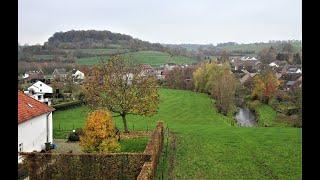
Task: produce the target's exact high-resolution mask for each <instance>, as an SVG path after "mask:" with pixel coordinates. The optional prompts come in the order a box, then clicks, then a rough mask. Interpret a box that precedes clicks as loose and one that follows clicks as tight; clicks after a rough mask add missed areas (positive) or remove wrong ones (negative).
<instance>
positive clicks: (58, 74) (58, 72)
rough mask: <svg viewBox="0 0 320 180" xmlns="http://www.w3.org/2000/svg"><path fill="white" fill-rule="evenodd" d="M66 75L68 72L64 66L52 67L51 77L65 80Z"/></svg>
mask: <svg viewBox="0 0 320 180" xmlns="http://www.w3.org/2000/svg"><path fill="white" fill-rule="evenodd" d="M67 76H68V73H67V71H66V69H64V68H60V69H54V71H53V73H52V78H54V79H59V80H60V81H62V80H65V79H66V78H67Z"/></svg>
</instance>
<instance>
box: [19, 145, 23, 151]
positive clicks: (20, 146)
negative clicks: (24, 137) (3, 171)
mask: <svg viewBox="0 0 320 180" xmlns="http://www.w3.org/2000/svg"><path fill="white" fill-rule="evenodd" d="M22 151H23V143H20V144H19V152H22Z"/></svg>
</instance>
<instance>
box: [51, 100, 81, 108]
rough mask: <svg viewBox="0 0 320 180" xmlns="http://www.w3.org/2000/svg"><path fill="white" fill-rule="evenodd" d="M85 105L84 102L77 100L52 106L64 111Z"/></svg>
mask: <svg viewBox="0 0 320 180" xmlns="http://www.w3.org/2000/svg"><path fill="white" fill-rule="evenodd" d="M82 104H83V101H80V100H76V101H71V102H66V103H61V104H55V105H52V107H53V108H55V109H56V110H62V109H69V108H72V107H75V106H80V105H82Z"/></svg>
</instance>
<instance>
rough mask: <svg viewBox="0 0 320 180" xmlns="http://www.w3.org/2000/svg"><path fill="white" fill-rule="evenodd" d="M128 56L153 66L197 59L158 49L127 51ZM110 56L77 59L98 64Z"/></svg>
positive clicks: (189, 62) (190, 62) (137, 61)
mask: <svg viewBox="0 0 320 180" xmlns="http://www.w3.org/2000/svg"><path fill="white" fill-rule="evenodd" d="M124 56H125V57H126V58H128V57H129V56H131V57H132V58H133V60H134V61H135V62H136V63H138V64H150V65H151V66H152V67H159V66H160V65H162V64H165V63H169V62H172V63H176V64H192V63H194V62H196V61H195V59H192V58H189V57H183V56H174V57H170V55H169V54H168V53H163V52H158V51H139V52H132V53H126V54H125V55H124ZM108 58H109V56H108V55H105V56H96V57H88V58H80V59H78V60H77V63H78V64H81V65H94V64H98V63H99V61H100V60H108Z"/></svg>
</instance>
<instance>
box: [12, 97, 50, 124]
mask: <svg viewBox="0 0 320 180" xmlns="http://www.w3.org/2000/svg"><path fill="white" fill-rule="evenodd" d="M54 110H55V109H54V108H52V107H50V106H48V105H46V104H44V103H42V102H39V101H37V100H35V99H33V98H32V97H29V96H27V95H26V94H24V93H23V92H21V91H18V124H20V123H22V122H25V121H27V120H30V119H32V118H33V117H36V116H39V115H42V114H45V113H48V112H52V111H54Z"/></svg>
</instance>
